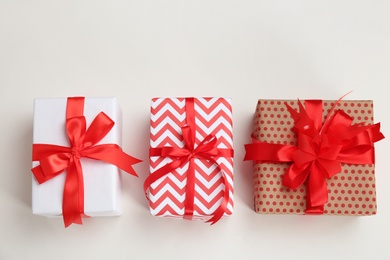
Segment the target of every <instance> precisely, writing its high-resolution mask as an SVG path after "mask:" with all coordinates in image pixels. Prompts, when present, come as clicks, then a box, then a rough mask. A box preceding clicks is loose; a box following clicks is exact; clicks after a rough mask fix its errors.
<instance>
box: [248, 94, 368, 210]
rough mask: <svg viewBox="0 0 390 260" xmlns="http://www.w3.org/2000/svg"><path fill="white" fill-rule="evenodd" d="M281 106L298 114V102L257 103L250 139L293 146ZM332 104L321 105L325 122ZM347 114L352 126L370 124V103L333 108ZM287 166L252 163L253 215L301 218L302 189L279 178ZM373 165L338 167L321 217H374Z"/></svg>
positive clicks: (290, 124)
mask: <svg viewBox="0 0 390 260" xmlns="http://www.w3.org/2000/svg"><path fill="white" fill-rule="evenodd" d="M285 102H287V103H288V104H289V105H290V106H291V107H292V108H294V109H296V110H298V101H292V100H287V101H282V100H259V101H258V104H257V108H256V114H255V125H254V133H253V134H254V137H255V138H256V139H258V140H259V141H263V142H268V143H276V144H290V145H296V144H297V136H296V134H295V133H294V132H293V131H292V127H293V124H294V121H293V119H292V118H291V116H290V113H289V112H288V110H287V109H286V106H285ZM334 102H335V101H323V120H325V118H326V116H327V114H328V113H329V111H330V109H331V107H332V106H333V105H334ZM337 109H341V110H343V111H344V112H346V113H347V114H349V115H350V116H351V117H352V118H353V119H354V121H353V123H360V122H363V123H365V124H371V123H372V122H373V103H372V101H369V100H364V101H341V102H340V104H339V105H338V106H337ZM289 166H290V164H288V163H278V164H275V163H255V164H254V169H253V170H254V175H253V182H254V195H255V201H254V202H255V205H254V206H255V211H256V212H257V213H262V214H275V213H276V214H304V213H305V208H306V186H305V185H302V186H301V187H299V188H298V189H295V190H292V189H289V188H286V187H284V186H283V185H282V178H283V175H284V173H285V172H286V171H287V169H288V167H289ZM374 172H375V171H374V165H350V164H342V172H341V173H339V174H337V175H335V176H334V177H333V178H331V179H330V180H327V187H328V203H327V204H326V205H325V207H324V213H325V214H331V215H373V214H375V213H376V194H375V175H374Z"/></svg>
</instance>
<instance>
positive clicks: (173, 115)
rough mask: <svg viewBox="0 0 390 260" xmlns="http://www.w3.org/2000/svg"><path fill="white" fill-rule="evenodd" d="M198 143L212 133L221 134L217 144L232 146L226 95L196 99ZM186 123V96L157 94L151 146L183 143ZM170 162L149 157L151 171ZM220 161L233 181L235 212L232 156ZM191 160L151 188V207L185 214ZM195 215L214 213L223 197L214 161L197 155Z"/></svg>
mask: <svg viewBox="0 0 390 260" xmlns="http://www.w3.org/2000/svg"><path fill="white" fill-rule="evenodd" d="M195 123H196V145H198V144H199V143H200V142H201V141H203V139H204V138H205V137H206V136H207V135H209V134H214V135H215V136H217V138H218V142H217V144H218V148H230V149H233V131H232V107H231V101H230V99H226V98H196V99H195ZM185 124H186V111H185V99H184V98H155V99H153V100H152V103H151V118H150V147H152V148H156V147H163V146H173V147H183V146H184V143H183V138H182V133H181V127H182V126H184V125H185ZM169 162H171V159H169V158H163V157H159V156H155V157H151V158H150V172H151V174H153V172H155V171H156V170H157V169H159V168H161V167H163V166H164V165H165V164H167V163H169ZM217 162H218V163H219V164H220V165H221V168H222V169H223V170H224V172H225V173H226V175H227V179H228V182H229V184H230V186H231V187H230V189H229V191H227V190H226V192H229V194H230V200H229V204H228V212H227V213H226V214H225V215H230V214H232V213H233V158H218V160H217ZM187 169H188V163H187V164H186V165H184V166H183V167H182V168H178V169H176V170H175V171H173V172H170V173H169V174H167V175H166V176H164V177H162V178H160V179H159V180H158V181H156V182H155V183H153V184H152V185H151V187H150V189H149V200H150V211H151V213H152V215H155V216H165V217H183V214H184V201H185V197H186V192H185V186H186V183H187ZM195 178H196V181H195V199H194V204H195V205H194V219H203V217H208V216H211V215H212V214H213V213H214V211H215V210H216V209H217V208H218V207H219V205H220V204H221V202H222V198H223V190H224V189H225V186H224V185H223V181H222V177H221V173H220V172H219V170H218V168H217V167H216V166H215V165H214V164H212V163H211V162H208V161H205V160H199V159H195Z"/></svg>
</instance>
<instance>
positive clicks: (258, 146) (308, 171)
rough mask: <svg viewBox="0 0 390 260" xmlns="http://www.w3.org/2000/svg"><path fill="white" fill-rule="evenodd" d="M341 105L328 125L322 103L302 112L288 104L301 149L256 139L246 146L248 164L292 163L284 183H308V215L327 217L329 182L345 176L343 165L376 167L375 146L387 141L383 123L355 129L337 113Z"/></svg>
mask: <svg viewBox="0 0 390 260" xmlns="http://www.w3.org/2000/svg"><path fill="white" fill-rule="evenodd" d="M339 101H340V100H338V101H337V102H336V103H335V105H334V106H333V108H332V109H331V111H330V112H329V115H328V116H327V118H326V120H325V121H324V124H322V101H321V100H308V101H305V105H306V109H305V108H304V107H303V105H302V103H301V102H300V101H299V103H298V104H299V112H297V111H295V110H294V109H292V108H291V107H290V106H289V105H288V104H287V103H286V106H287V109H288V110H289V112H290V114H291V117H292V118H293V120H294V128H293V130H294V131H295V132H296V133H297V135H298V145H297V146H292V145H281V144H270V143H264V142H260V141H258V140H256V139H254V138H252V144H247V145H245V149H246V155H245V158H244V160H256V161H260V162H292V165H291V166H290V167H289V168H288V170H287V172H286V173H285V175H284V176H283V181H282V183H283V185H284V186H286V187H288V188H291V189H296V188H298V187H299V186H301V185H302V184H303V183H304V182H305V181H307V195H306V211H305V212H306V214H323V212H324V205H325V204H326V203H327V201H328V190H327V186H326V179H330V178H332V177H333V176H334V175H336V174H338V173H340V172H341V163H349V164H373V163H374V161H375V160H374V143H375V142H377V141H379V140H381V139H383V138H384V136H383V134H382V133H381V132H380V124H379V123H378V124H375V125H367V126H364V125H363V124H354V125H352V118H351V117H350V116H349V115H347V114H346V113H344V112H343V111H341V110H337V111H335V112H334V110H335V107H336V106H337V104H338V103H339ZM333 112H334V114H332V113H333Z"/></svg>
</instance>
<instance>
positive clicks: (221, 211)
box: [206, 169, 231, 225]
mask: <svg viewBox="0 0 390 260" xmlns="http://www.w3.org/2000/svg"><path fill="white" fill-rule="evenodd" d="M221 174H222V178H223V184H224V185H225V189H224V195H223V200H222V203H221V205H220V206H219V207H218V208H217V209H216V210H215V212H214V214H213V217H212V218H210V219H209V220H207V221H206V223H211V225H214V224H215V223H217V222H218V221H219V220H220V219H221V218H222V217H223V215H224V214H225V212H226V209H227V206H228V204H229V198H230V195H229V192H230V191H231V187H230V184H229V182H228V181H227V178H226V175H225V173H224V171H223V170H222V169H221Z"/></svg>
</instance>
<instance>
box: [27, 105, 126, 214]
mask: <svg viewBox="0 0 390 260" xmlns="http://www.w3.org/2000/svg"><path fill="white" fill-rule="evenodd" d="M66 105H67V98H55V99H35V100H34V134H33V143H34V144H53V145H61V146H68V147H69V146H70V144H69V140H68V136H67V134H66V128H65V123H66ZM100 112H104V113H105V114H106V115H107V116H109V117H110V118H111V119H112V120H113V121H114V122H115V124H114V126H113V128H112V129H111V130H110V132H109V133H108V134H107V135H106V136H105V137H104V138H103V139H102V140H101V141H100V142H99V143H97V144H96V145H99V144H117V145H119V146H121V143H122V112H121V109H120V107H119V104H118V102H117V100H116V98H85V102H84V116H85V119H86V124H87V128H88V127H89V125H90V124H91V122H92V121H93V119H94V118H95V117H96V116H97V115H98V114H99V113H100ZM80 161H81V165H82V169H83V178H84V213H85V214H86V215H88V216H91V217H95V216H118V215H121V214H122V203H121V177H120V174H119V173H120V171H119V168H118V167H117V166H115V165H112V164H109V163H106V162H103V161H98V160H92V159H88V158H81V159H80ZM37 165H39V162H33V167H35V166H37ZM66 174H67V171H66V170H65V171H64V172H62V173H60V174H59V175H58V176H56V177H54V178H52V179H50V180H48V181H46V182H44V183H42V184H39V183H38V182H37V180H36V179H35V177H34V175H33V176H32V178H33V180H32V210H33V214H36V215H42V216H47V217H54V216H62V198H63V190H64V184H65V177H66Z"/></svg>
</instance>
